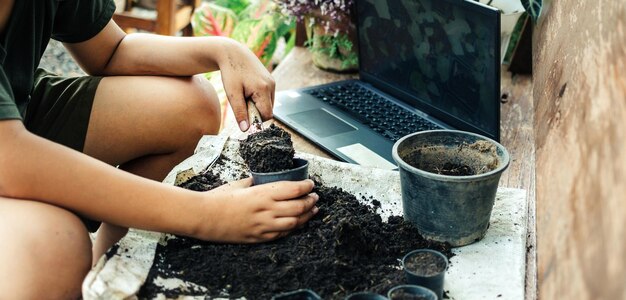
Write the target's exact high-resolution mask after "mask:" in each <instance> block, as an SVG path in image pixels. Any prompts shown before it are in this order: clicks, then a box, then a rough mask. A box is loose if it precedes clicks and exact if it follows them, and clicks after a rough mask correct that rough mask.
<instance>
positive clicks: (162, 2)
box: [113, 0, 201, 36]
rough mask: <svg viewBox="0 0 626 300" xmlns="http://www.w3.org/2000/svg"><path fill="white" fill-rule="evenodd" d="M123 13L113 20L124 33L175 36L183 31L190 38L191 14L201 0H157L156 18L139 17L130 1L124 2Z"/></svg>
mask: <svg viewBox="0 0 626 300" xmlns="http://www.w3.org/2000/svg"><path fill="white" fill-rule="evenodd" d="M125 1H126V3H125V6H124V11H121V12H116V13H115V14H114V15H113V20H115V22H116V23H117V24H118V25H119V26H120V27H121V28H122V29H124V30H125V31H127V30H129V29H139V30H145V31H150V32H154V33H156V34H162V35H175V34H176V33H178V32H179V31H181V30H182V31H183V35H186V36H191V35H192V34H193V32H192V29H191V14H192V13H193V11H194V9H195V8H196V7H198V6H200V2H201V0H157V1H156V7H155V11H156V18H155V17H151V16H144V15H143V14H142V15H140V14H139V13H137V12H135V11H134V10H136V8H135V7H134V4H133V1H132V0H125Z"/></svg>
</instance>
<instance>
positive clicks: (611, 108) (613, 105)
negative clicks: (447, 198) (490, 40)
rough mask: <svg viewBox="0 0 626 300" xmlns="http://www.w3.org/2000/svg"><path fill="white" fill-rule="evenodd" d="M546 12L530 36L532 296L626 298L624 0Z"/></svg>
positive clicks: (553, 4)
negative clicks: (533, 201)
mask: <svg viewBox="0 0 626 300" xmlns="http://www.w3.org/2000/svg"><path fill="white" fill-rule="evenodd" d="M544 2H546V0H544ZM544 5H545V10H544V15H543V16H542V18H541V19H540V21H539V23H538V24H537V26H536V27H535V32H534V36H533V40H534V42H533V43H534V46H533V51H534V57H533V69H534V74H533V82H534V90H533V96H534V101H535V126H534V127H535V136H536V176H537V177H536V179H537V182H536V185H537V191H536V192H537V259H538V289H539V298H540V299H626V0H594V1H591V0H570V1H566V0H552V1H547V3H544Z"/></svg>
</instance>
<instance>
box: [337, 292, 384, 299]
mask: <svg viewBox="0 0 626 300" xmlns="http://www.w3.org/2000/svg"><path fill="white" fill-rule="evenodd" d="M356 296H377V298H380V299H387V297H386V296H385V295H381V294H378V293H376V292H356V293H352V294H349V295H347V296H346V298H345V299H346V300H349V299H350V298H352V297H356Z"/></svg>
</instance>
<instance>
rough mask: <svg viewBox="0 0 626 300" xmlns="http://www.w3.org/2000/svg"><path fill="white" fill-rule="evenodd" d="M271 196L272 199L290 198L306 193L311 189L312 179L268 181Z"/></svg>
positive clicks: (312, 185)
mask: <svg viewBox="0 0 626 300" xmlns="http://www.w3.org/2000/svg"><path fill="white" fill-rule="evenodd" d="M269 185H270V188H271V189H272V191H271V193H272V198H273V199H274V200H292V199H295V198H299V197H301V196H302V195H306V194H308V193H310V192H311V191H312V190H313V187H314V186H315V184H314V183H313V180H310V179H307V180H302V181H279V182H274V183H270V184H269Z"/></svg>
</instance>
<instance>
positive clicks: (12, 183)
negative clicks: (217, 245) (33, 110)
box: [0, 120, 317, 242]
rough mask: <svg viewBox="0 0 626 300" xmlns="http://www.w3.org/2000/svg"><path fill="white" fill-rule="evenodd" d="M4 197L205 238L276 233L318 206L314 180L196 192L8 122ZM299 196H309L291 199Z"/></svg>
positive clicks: (0, 156) (258, 237)
mask: <svg viewBox="0 0 626 300" xmlns="http://www.w3.org/2000/svg"><path fill="white" fill-rule="evenodd" d="M0 141H1V142H0V196H3V197H9V198H15V199H28V200H36V201H41V202H45V203H49V204H53V205H56V206H59V207H63V208H66V209H68V210H71V211H75V212H80V213H82V214H83V215H85V216H87V217H89V218H92V219H95V220H101V221H104V222H108V223H111V224H116V225H119V226H125V227H134V228H141V229H148V230H154V231H161V232H170V233H176V234H181V235H187V236H192V237H196V238H200V239H205V240H216V241H230V242H257V241H264V240H268V239H273V238H276V237H278V236H280V235H282V234H284V233H285V232H288V231H290V230H292V229H294V228H295V227H296V226H298V225H299V224H303V223H304V222H306V221H307V220H308V219H309V218H311V217H312V216H313V214H314V213H315V212H316V211H317V209H315V208H314V206H315V202H316V199H317V196H315V195H308V193H310V192H311V190H312V188H313V183H312V182H311V181H310V180H308V181H301V182H280V183H276V184H271V185H261V186H254V187H250V185H251V181H250V180H242V181H239V182H236V183H233V184H230V185H226V186H223V187H221V188H218V189H216V190H214V191H210V192H204V193H200V192H193V191H188V190H184V189H181V188H178V187H174V186H169V185H165V184H162V183H159V182H155V181H152V180H148V179H145V178H142V177H139V176H135V175H132V174H130V173H127V172H124V171H122V170H119V169H116V168H115V167H112V166H109V165H107V164H105V163H103V162H101V161H98V160H96V159H94V158H91V157H89V156H87V155H84V154H82V153H80V152H77V151H74V150H71V149H69V148H67V147H64V146H61V145H58V144H55V143H53V142H50V141H48V140H45V139H43V138H40V137H38V136H35V135H33V134H31V133H29V132H28V131H27V130H26V129H25V128H24V126H23V124H22V123H21V122H20V121H18V120H10V121H0ZM293 198H298V199H300V200H302V201H283V200H287V199H293Z"/></svg>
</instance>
